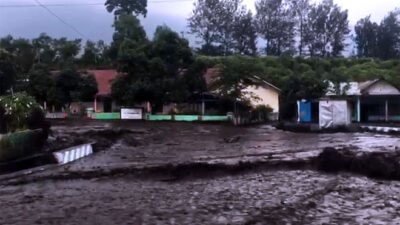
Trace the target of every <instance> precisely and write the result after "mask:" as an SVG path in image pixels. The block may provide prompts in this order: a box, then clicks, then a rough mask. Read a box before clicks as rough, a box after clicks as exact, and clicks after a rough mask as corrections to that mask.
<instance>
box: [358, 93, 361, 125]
mask: <svg viewBox="0 0 400 225" xmlns="http://www.w3.org/2000/svg"><path fill="white" fill-rule="evenodd" d="M357 122H359V123H360V122H361V100H360V97H358V99H357Z"/></svg>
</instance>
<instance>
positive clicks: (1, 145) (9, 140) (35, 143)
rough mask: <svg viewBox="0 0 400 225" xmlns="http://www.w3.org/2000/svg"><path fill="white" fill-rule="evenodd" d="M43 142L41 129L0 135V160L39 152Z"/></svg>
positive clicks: (13, 158) (8, 159)
mask: <svg viewBox="0 0 400 225" xmlns="http://www.w3.org/2000/svg"><path fill="white" fill-rule="evenodd" d="M44 142H45V137H44V135H43V132H42V131H41V130H27V131H21V132H15V133H11V134H6V135H3V136H0V162H4V161H10V160H15V159H18V158H23V157H26V156H29V155H31V154H33V153H35V152H39V151H41V150H42V147H43V144H44Z"/></svg>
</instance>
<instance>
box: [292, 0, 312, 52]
mask: <svg viewBox="0 0 400 225" xmlns="http://www.w3.org/2000/svg"><path fill="white" fill-rule="evenodd" d="M310 9H311V5H310V0H291V1H290V10H291V11H292V14H294V15H296V28H297V34H298V35H297V36H298V38H299V44H298V54H299V55H300V56H303V55H304V51H303V50H304V45H305V43H307V42H309V41H310V40H311V39H312V37H311V36H310V35H309V33H308V32H307V31H308V29H309V27H308V23H307V20H308V16H309V13H310Z"/></svg>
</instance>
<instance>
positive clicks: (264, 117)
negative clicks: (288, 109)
mask: <svg viewBox="0 0 400 225" xmlns="http://www.w3.org/2000/svg"><path fill="white" fill-rule="evenodd" d="M272 111H273V109H272V108H271V107H270V106H269V105H259V106H257V107H256V108H255V109H253V110H252V111H251V120H258V121H268V120H269V115H270V114H271V113H272Z"/></svg>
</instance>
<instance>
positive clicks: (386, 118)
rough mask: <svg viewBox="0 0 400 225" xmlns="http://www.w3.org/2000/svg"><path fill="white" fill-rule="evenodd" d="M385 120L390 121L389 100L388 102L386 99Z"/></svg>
mask: <svg viewBox="0 0 400 225" xmlns="http://www.w3.org/2000/svg"><path fill="white" fill-rule="evenodd" d="M385 120H386V122H388V121H389V102H388V100H386V101H385Z"/></svg>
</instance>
